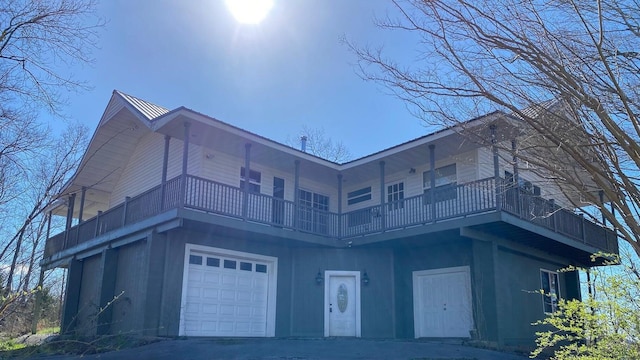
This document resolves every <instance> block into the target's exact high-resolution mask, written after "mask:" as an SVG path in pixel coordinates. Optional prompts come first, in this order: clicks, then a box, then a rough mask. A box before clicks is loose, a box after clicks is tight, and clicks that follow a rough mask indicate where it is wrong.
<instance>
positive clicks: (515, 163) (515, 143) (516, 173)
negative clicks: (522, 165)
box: [511, 139, 520, 185]
mask: <svg viewBox="0 0 640 360" xmlns="http://www.w3.org/2000/svg"><path fill="white" fill-rule="evenodd" d="M511 151H512V152H513V182H514V183H515V184H516V185H518V184H519V183H520V172H519V171H518V141H517V140H516V139H513V140H511Z"/></svg>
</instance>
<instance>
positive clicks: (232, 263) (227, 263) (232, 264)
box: [224, 260, 236, 269]
mask: <svg viewBox="0 0 640 360" xmlns="http://www.w3.org/2000/svg"><path fill="white" fill-rule="evenodd" d="M224 268H225V269H235V268H236V261H235V260H225V261H224Z"/></svg>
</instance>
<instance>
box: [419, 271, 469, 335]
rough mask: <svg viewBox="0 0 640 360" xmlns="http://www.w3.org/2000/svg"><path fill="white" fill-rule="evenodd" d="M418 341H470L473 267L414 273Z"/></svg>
mask: <svg viewBox="0 0 640 360" xmlns="http://www.w3.org/2000/svg"><path fill="white" fill-rule="evenodd" d="M413 314H414V331H415V337H416V338H421V337H465V338H466V337H469V331H470V330H471V329H473V308H472V306H471V281H470V276H469V267H468V266H460V267H453V268H444V269H436V270H424V271H414V272H413Z"/></svg>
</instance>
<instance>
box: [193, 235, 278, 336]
mask: <svg viewBox="0 0 640 360" xmlns="http://www.w3.org/2000/svg"><path fill="white" fill-rule="evenodd" d="M190 247H193V248H195V247H198V246H194V245H187V251H188V254H185V255H186V256H185V259H186V261H187V262H188V265H186V266H185V276H184V280H185V281H184V283H185V295H183V302H184V303H185V304H183V306H184V311H183V313H182V315H181V316H182V321H183V324H184V325H183V327H182V330H181V335H187V336H273V325H270V326H269V328H270V330H268V329H267V328H268V326H267V323H268V322H271V324H273V323H272V321H273V320H274V319H275V317H274V313H271V315H269V314H270V311H275V306H273V307H272V308H271V307H269V304H270V302H269V301H268V298H269V294H270V291H271V290H270V289H271V287H270V284H269V282H270V281H273V282H274V285H275V277H273V278H272V277H271V271H272V270H270V266H275V263H276V260H275V258H273V259H274V260H272V261H273V262H272V263H271V265H269V264H265V263H264V260H262V261H257V259H256V260H251V256H252V254H247V253H238V252H232V251H225V250H222V249H215V250H219V251H221V253H220V255H212V254H207V253H206V252H205V251H200V250H195V249H191V250H189V248H190ZM200 248H204V247H200ZM211 249H213V248H211ZM212 252H213V250H212ZM225 252H229V253H233V255H231V254H223V253H225ZM235 254H242V258H239V257H236V258H234V255H235ZM245 256H246V258H245ZM256 257H257V258H265V257H264V256H260V255H256ZM274 274H275V273H274ZM270 279H272V280H270ZM273 289H275V286H274V287H273ZM274 300H275V298H274ZM273 304H274V305H275V301H273ZM269 309H272V310H269ZM269 319H271V320H269Z"/></svg>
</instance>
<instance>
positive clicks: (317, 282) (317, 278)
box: [316, 269, 324, 285]
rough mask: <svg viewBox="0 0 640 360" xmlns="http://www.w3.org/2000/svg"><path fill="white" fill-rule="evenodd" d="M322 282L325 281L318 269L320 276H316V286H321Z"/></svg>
mask: <svg viewBox="0 0 640 360" xmlns="http://www.w3.org/2000/svg"><path fill="white" fill-rule="evenodd" d="M322 280H324V279H323V278H322V273H321V272H320V270H319V269H318V274H317V275H316V284H318V285H320V284H322Z"/></svg>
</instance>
